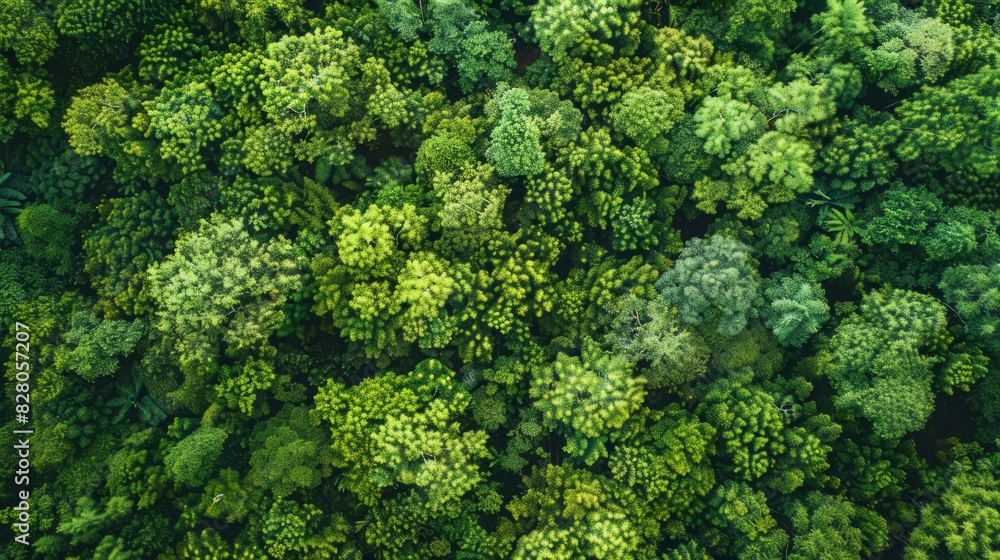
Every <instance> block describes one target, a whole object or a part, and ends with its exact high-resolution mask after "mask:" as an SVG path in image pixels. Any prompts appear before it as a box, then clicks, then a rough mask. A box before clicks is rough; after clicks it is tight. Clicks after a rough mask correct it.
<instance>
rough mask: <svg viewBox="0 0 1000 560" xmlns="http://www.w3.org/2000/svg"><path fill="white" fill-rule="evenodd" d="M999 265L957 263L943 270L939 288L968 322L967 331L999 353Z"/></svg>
mask: <svg viewBox="0 0 1000 560" xmlns="http://www.w3.org/2000/svg"><path fill="white" fill-rule="evenodd" d="M998 282H1000V264H997V263H994V264H992V265H990V266H986V265H960V266H954V267H951V268H949V269H947V270H945V272H944V275H943V276H942V277H941V285H940V287H941V291H942V292H944V298H945V300H946V301H949V302H950V303H951V305H952V306H954V308H955V310H956V311H957V312H958V313H959V314H960V316H961V317H962V320H963V321H965V322H966V323H967V325H968V327H967V328H968V331H969V333H970V334H972V335H973V336H975V337H977V338H978V339H979V340H981V341H982V342H983V343H984V344H985V345H986V346H987V347H988V348H990V349H991V350H992V351H993V352H994V353H997V354H1000V342H998V341H997V338H998V333H1000V285H998Z"/></svg>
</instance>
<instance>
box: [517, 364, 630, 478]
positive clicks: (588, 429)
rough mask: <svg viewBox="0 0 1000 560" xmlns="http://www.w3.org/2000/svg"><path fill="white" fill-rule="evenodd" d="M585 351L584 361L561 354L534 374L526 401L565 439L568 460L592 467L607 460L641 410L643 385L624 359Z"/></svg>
mask: <svg viewBox="0 0 1000 560" xmlns="http://www.w3.org/2000/svg"><path fill="white" fill-rule="evenodd" d="M595 350H596V349H592V348H586V347H585V348H584V354H583V358H582V359H581V358H577V357H570V356H567V355H566V354H561V353H560V354H559V355H558V356H557V357H556V359H555V363H554V364H552V365H550V366H547V367H544V368H540V369H538V370H536V371H535V372H534V375H533V376H532V383H531V389H530V391H529V393H528V394H529V395H530V396H531V397H532V398H533V399H535V402H534V407H535V408H537V409H538V410H539V411H540V412H541V413H542V420H543V424H544V426H545V427H547V428H549V429H556V430H559V431H560V432H561V433H562V434H563V435H564V436H565V437H566V445H565V447H564V448H563V449H564V450H565V451H566V453H567V454H569V455H571V456H574V457H578V458H580V459H582V460H583V461H584V462H585V463H587V464H593V463H594V462H595V461H596V460H597V459H599V458H600V457H602V456H604V455H606V454H607V451H606V446H605V444H606V442H608V441H611V440H613V439H615V438H614V435H615V430H617V429H619V428H621V427H622V426H624V425H625V423H626V422H627V421H628V420H629V418H630V417H633V416H634V415H635V414H636V413H637V412H638V411H639V409H640V407H641V406H642V400H643V396H644V394H645V391H644V390H643V387H642V385H643V382H644V379H643V378H641V377H635V376H633V375H632V370H631V367H630V364H629V363H628V362H627V361H625V359H624V358H622V357H619V356H612V355H609V354H604V353H599V352H595Z"/></svg>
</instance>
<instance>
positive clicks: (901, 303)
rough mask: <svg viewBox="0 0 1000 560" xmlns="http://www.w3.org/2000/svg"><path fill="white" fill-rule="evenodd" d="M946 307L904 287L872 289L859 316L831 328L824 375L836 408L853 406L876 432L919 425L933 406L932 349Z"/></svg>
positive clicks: (895, 432)
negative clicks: (835, 395)
mask: <svg viewBox="0 0 1000 560" xmlns="http://www.w3.org/2000/svg"><path fill="white" fill-rule="evenodd" d="M945 313H946V309H945V307H944V306H943V305H942V304H941V303H940V302H938V301H937V300H936V299H934V298H933V297H931V296H927V295H924V294H919V293H916V292H910V291H906V290H890V291H885V292H871V293H869V294H867V295H866V296H865V297H864V299H863V301H862V304H861V313H860V315H853V316H851V317H849V318H848V319H846V320H844V321H843V322H841V324H840V325H839V326H838V327H837V329H836V331H835V332H834V336H833V338H832V340H831V345H830V350H831V352H832V356H831V357H832V363H831V364H830V366H829V369H828V375H829V376H830V381H831V383H832V384H833V386H834V388H835V389H836V390H837V392H838V396H837V398H836V402H837V405H838V406H839V407H843V408H848V409H855V410H858V411H859V412H860V414H861V415H862V416H863V417H865V418H867V419H868V420H870V421H871V422H872V424H873V425H874V428H875V433H876V434H877V435H879V436H880V437H882V438H885V439H889V440H892V439H897V438H900V437H902V436H903V435H905V434H906V433H908V432H912V431H914V430H918V429H920V428H921V427H923V425H924V423H925V422H926V421H927V418H928V417H929V416H930V414H931V412H932V411H933V410H934V393H933V391H932V384H933V382H934V372H933V370H932V366H933V365H934V364H936V363H937V362H939V361H940V360H941V358H940V357H938V356H935V354H934V353H933V349H934V346H935V345H936V344H939V341H940V339H941V336H942V334H943V333H944V329H945V326H946V322H947V321H946V318H945Z"/></svg>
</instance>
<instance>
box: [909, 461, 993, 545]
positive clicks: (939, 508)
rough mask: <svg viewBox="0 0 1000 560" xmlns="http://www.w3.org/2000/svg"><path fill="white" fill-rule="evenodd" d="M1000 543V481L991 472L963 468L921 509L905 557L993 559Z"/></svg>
mask: <svg viewBox="0 0 1000 560" xmlns="http://www.w3.org/2000/svg"><path fill="white" fill-rule="evenodd" d="M998 545H1000V484H998V482H997V480H996V478H995V477H994V476H992V475H991V474H990V473H988V472H983V471H974V470H966V471H964V472H962V471H960V472H958V473H956V474H955V475H954V477H952V478H951V480H949V481H948V486H947V489H946V490H945V492H944V493H943V494H942V495H941V497H940V498H939V499H938V500H937V501H935V502H932V503H931V504H929V505H928V506H927V507H926V508H924V509H923V510H921V512H920V524H919V525H917V527H916V528H914V529H913V532H912V533H910V538H909V539H908V542H907V546H906V549H905V552H904V555H903V557H904V558H906V560H924V559H927V560H930V559H932V558H940V554H946V555H947V556H949V557H951V558H954V559H955V560H966V559H968V560H972V559H973V558H994V557H996V555H997V548H998Z"/></svg>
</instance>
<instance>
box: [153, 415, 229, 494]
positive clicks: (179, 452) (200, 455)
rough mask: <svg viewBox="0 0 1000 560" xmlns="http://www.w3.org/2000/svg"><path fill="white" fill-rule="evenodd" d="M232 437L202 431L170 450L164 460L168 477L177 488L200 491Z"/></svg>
mask: <svg viewBox="0 0 1000 560" xmlns="http://www.w3.org/2000/svg"><path fill="white" fill-rule="evenodd" d="M228 436H229V434H227V433H226V431H225V430H223V429H221V428H210V427H204V426H203V427H201V428H198V429H197V430H195V431H194V432H193V433H191V434H190V435H188V436H187V437H185V438H184V439H181V440H180V441H178V442H177V443H175V444H174V445H173V446H171V447H170V448H169V450H168V451H167V452H166V454H165V455H164V456H163V464H164V465H166V467H167V474H168V476H170V478H172V479H173V480H174V481H175V482H177V483H178V484H181V485H183V486H187V487H189V488H197V487H199V486H201V485H202V484H204V483H205V481H206V480H208V479H209V477H211V476H212V473H213V472H214V470H215V468H216V466H217V465H218V462H219V459H220V458H221V457H222V448H223V445H224V444H225V442H226V438H227V437H228Z"/></svg>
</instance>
